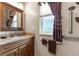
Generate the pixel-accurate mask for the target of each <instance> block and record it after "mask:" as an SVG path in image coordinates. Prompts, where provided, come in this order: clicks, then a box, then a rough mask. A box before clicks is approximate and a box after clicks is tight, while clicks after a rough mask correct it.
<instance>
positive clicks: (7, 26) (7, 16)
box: [2, 7, 23, 31]
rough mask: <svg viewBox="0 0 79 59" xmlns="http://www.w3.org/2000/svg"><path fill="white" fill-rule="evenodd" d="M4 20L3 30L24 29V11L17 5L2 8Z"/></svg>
mask: <svg viewBox="0 0 79 59" xmlns="http://www.w3.org/2000/svg"><path fill="white" fill-rule="evenodd" d="M2 13H3V20H2V31H17V30H23V27H22V22H23V21H22V20H23V11H22V10H20V9H18V8H15V7H11V8H10V7H9V8H7V7H5V8H4V9H3V10H2Z"/></svg>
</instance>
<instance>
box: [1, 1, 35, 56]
mask: <svg viewBox="0 0 79 59" xmlns="http://www.w3.org/2000/svg"><path fill="white" fill-rule="evenodd" d="M23 12H24V11H23V10H21V9H19V8H17V7H15V6H13V5H11V4H9V3H6V2H0V32H4V31H5V32H8V31H9V32H12V31H14V32H18V33H17V34H16V33H14V34H12V33H11V35H10V36H8V37H7V38H6V37H5V36H4V35H3V36H4V37H2V36H1V35H0V56H34V35H33V34H29V33H28V34H27V33H26V34H25V35H23V34H20V33H19V32H20V31H24V30H23V29H24V25H23V24H24V23H23ZM6 36H7V35H6Z"/></svg>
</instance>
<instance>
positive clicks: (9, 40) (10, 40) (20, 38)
mask: <svg viewBox="0 0 79 59" xmlns="http://www.w3.org/2000/svg"><path fill="white" fill-rule="evenodd" d="M33 36H34V35H32V34H26V35H23V36H15V37H8V38H6V39H0V45H5V44H8V43H12V42H16V41H19V40H24V39H27V42H28V41H29V40H28V38H31V37H33Z"/></svg>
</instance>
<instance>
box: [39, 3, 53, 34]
mask: <svg viewBox="0 0 79 59" xmlns="http://www.w3.org/2000/svg"><path fill="white" fill-rule="evenodd" d="M53 24H54V16H53V15H52V12H51V10H50V7H49V5H48V4H47V3H46V4H43V3H42V6H40V34H44V35H52V34H53Z"/></svg>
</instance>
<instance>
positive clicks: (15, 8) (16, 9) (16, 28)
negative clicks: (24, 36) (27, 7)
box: [1, 2, 24, 31]
mask: <svg viewBox="0 0 79 59" xmlns="http://www.w3.org/2000/svg"><path fill="white" fill-rule="evenodd" d="M1 3H2V4H4V5H6V6H7V7H9V8H12V9H13V10H15V11H17V12H20V13H21V28H18V27H15V28H11V29H8V30H5V29H2V30H1V31H23V30H24V29H23V19H24V18H23V12H24V11H23V10H21V9H19V8H17V7H15V6H13V5H11V4H9V3H7V2H1Z"/></svg>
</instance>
